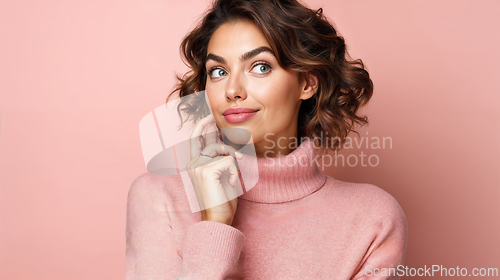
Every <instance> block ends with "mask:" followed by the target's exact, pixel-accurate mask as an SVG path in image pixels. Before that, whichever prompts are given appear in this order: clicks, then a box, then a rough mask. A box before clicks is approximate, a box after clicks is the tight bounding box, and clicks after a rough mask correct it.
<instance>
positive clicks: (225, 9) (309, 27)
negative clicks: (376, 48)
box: [167, 0, 373, 150]
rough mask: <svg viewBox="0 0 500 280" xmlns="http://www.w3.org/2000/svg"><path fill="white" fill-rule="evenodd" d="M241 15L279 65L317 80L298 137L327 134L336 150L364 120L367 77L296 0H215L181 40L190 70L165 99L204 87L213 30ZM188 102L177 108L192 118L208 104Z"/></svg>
mask: <svg viewBox="0 0 500 280" xmlns="http://www.w3.org/2000/svg"><path fill="white" fill-rule="evenodd" d="M241 19H249V20H251V21H253V23H255V24H256V25H257V26H258V27H259V28H260V30H261V31H262V32H263V34H264V36H265V37H266V38H267V40H268V42H269V44H270V45H271V48H272V50H273V52H274V53H275V54H277V56H276V58H277V60H278V63H279V64H280V66H281V67H283V68H285V69H291V70H295V71H297V72H298V74H299V77H302V75H303V74H304V73H306V72H309V73H311V74H313V75H315V76H316V77H317V78H318V84H319V86H318V90H317V92H316V93H315V94H314V96H313V97H311V98H309V99H307V100H303V101H302V104H301V107H300V111H299V121H298V137H299V139H301V138H302V137H309V138H313V139H315V141H318V139H323V136H325V135H330V137H332V138H334V141H333V142H332V143H328V138H327V140H326V141H327V143H328V144H327V145H326V146H327V147H328V148H330V149H333V150H337V149H338V150H340V149H341V148H342V147H341V141H342V142H343V141H344V139H345V138H346V137H347V135H348V134H349V133H350V132H351V131H353V132H355V133H357V134H358V136H359V133H358V132H357V131H355V130H354V129H353V128H354V126H355V125H356V124H359V125H361V126H363V125H364V124H367V123H368V118H367V117H366V116H358V115H357V114H356V113H357V111H358V109H359V108H360V107H361V106H362V105H364V104H366V103H367V102H368V101H369V100H370V98H371V96H372V94H373V83H372V81H371V79H370V76H369V74H368V72H367V71H366V70H365V66H364V64H363V62H362V61H361V60H360V59H357V60H352V59H350V56H349V54H348V52H347V50H346V45H345V42H344V38H343V37H342V36H340V35H339V34H338V33H337V31H336V30H335V28H334V27H333V26H332V24H330V22H329V21H328V19H327V18H326V17H325V15H323V9H322V8H320V9H318V10H316V11H314V10H311V9H309V8H307V7H305V6H304V5H303V4H301V3H299V2H297V1H296V0H215V2H214V3H213V6H212V8H211V9H210V10H208V11H207V13H206V14H205V16H204V17H203V19H202V20H201V22H200V23H199V25H198V26H197V27H196V28H195V29H194V30H192V31H191V32H190V33H189V34H187V35H186V36H185V37H184V39H183V40H182V43H181V46H180V52H181V56H182V59H183V61H184V63H185V64H186V65H187V66H189V67H190V71H188V72H187V73H185V74H184V75H183V76H182V77H180V76H177V79H178V81H179V84H178V86H177V87H176V88H175V89H174V90H173V91H172V92H171V93H170V95H169V96H168V98H167V102H168V100H169V98H170V97H171V96H172V95H173V94H174V93H175V92H177V91H178V92H179V96H180V97H186V96H188V95H189V94H191V93H194V92H198V91H202V90H204V89H205V83H206V79H207V70H206V69H205V62H206V56H207V48H208V43H209V41H210V38H211V36H212V34H213V33H214V31H215V30H216V29H217V28H218V27H219V26H220V25H222V24H224V23H226V22H231V21H237V20H241ZM191 101H193V100H189V97H188V98H183V101H181V103H180V104H179V108H181V107H182V109H179V110H183V111H184V112H186V113H188V115H190V116H192V118H193V121H197V120H198V119H200V118H202V117H204V116H207V115H208V114H209V113H210V111H209V109H208V107H207V108H195V107H194V106H190V103H192V102H191ZM193 104H200V103H199V102H198V103H193ZM315 144H316V145H317V146H320V144H319V143H318V142H315ZM321 144H324V143H323V140H321Z"/></svg>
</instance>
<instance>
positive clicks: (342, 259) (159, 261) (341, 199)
mask: <svg viewBox="0 0 500 280" xmlns="http://www.w3.org/2000/svg"><path fill="white" fill-rule="evenodd" d="M315 155H316V153H315V150H314V149H313V147H312V145H311V142H310V141H305V142H303V143H302V144H301V145H300V146H299V147H298V148H297V149H296V150H294V151H293V152H292V153H290V154H288V155H286V156H283V157H278V158H257V159H258V161H257V162H258V167H259V170H258V172H259V181H258V183H257V185H255V186H254V187H253V188H252V189H251V190H249V191H248V192H246V193H244V194H243V195H241V196H240V197H239V198H238V199H239V200H238V208H237V211H236V214H235V217H234V219H233V223H232V225H230V226H229V225H226V224H223V223H218V222H211V221H202V218H201V213H200V212H196V213H191V210H190V206H189V202H188V200H187V196H186V193H185V191H184V187H183V185H182V179H181V177H180V175H172V176H162V175H154V174H151V173H145V174H143V175H141V176H139V177H138V178H137V179H136V180H135V181H134V182H133V183H132V186H131V188H130V191H129V194H128V205H127V264H126V279H127V280H132V279H141V280H143V279H144V280H145V279H158V280H160V279H161V280H175V279H183V280H188V279H189V280H191V279H196V280H211V279H214V280H215V279H263V280H264V279H265V280H272V279H286V280H291V279H300V280H304V279H315V280H318V279H398V278H399V277H395V276H392V277H389V276H383V275H384V274H387V272H389V273H390V272H391V270H390V269H389V268H397V266H398V265H400V264H402V263H403V260H404V253H405V247H406V232H407V228H406V218H405V215H404V213H403V210H402V209H401V207H400V206H399V204H398V202H397V201H396V200H395V199H394V198H393V197H392V196H391V195H390V194H388V193H387V192H385V191H384V190H382V189H380V188H378V187H377V186H374V185H371V184H357V183H348V182H343V181H339V180H336V179H334V178H332V177H329V176H325V175H323V174H322V173H321V172H320V170H319V169H318V167H317V166H316V165H315V164H296V165H290V164H286V163H290V162H297V161H296V160H299V159H300V160H302V161H303V162H305V161H304V156H305V157H306V158H307V159H311V157H313V156H315ZM313 162H314V161H313ZM270 166H272V167H270ZM384 271H385V273H384ZM396 271H397V269H396ZM393 272H394V270H393V271H392V273H393ZM377 275H378V276H377Z"/></svg>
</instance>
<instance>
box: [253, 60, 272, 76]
mask: <svg viewBox="0 0 500 280" xmlns="http://www.w3.org/2000/svg"><path fill="white" fill-rule="evenodd" d="M270 71H271V65H269V63H267V62H259V63H257V64H255V66H254V67H253V68H252V72H255V73H257V74H266V73H268V72H270Z"/></svg>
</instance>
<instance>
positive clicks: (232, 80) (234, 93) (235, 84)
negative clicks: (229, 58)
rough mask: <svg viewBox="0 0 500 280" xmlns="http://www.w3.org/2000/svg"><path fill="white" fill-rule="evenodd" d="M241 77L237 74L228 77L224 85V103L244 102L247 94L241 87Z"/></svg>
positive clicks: (242, 86)
mask: <svg viewBox="0 0 500 280" xmlns="http://www.w3.org/2000/svg"><path fill="white" fill-rule="evenodd" d="M242 79H243V78H242V77H240V75H238V74H237V73H233V75H229V79H228V80H227V85H226V93H225V94H226V101H236V100H238V99H240V100H245V99H246V98H247V93H246V91H245V87H244V85H243V81H242Z"/></svg>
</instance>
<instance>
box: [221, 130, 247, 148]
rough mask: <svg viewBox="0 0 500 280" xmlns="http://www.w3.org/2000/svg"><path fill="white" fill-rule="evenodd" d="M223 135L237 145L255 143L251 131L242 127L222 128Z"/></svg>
mask: <svg viewBox="0 0 500 280" xmlns="http://www.w3.org/2000/svg"><path fill="white" fill-rule="evenodd" d="M221 132H222V136H223V137H224V139H225V140H229V142H231V143H233V144H237V145H246V144H250V143H253V140H252V134H251V133H250V131H248V130H246V129H244V128H240V127H223V128H221Z"/></svg>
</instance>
